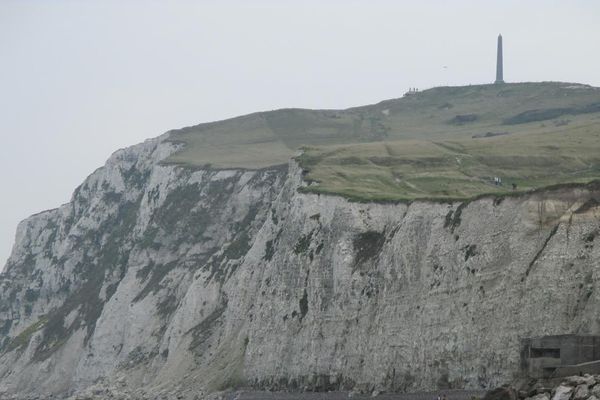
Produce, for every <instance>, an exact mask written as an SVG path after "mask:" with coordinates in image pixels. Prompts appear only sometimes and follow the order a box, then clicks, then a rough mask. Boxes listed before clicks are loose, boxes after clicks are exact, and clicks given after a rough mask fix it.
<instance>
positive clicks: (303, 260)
mask: <svg viewBox="0 0 600 400" xmlns="http://www.w3.org/2000/svg"><path fill="white" fill-rule="evenodd" d="M175 146H176V145H174V144H172V143H169V142H167V141H165V137H161V138H157V139H153V140H149V141H147V142H145V143H143V144H140V145H137V146H134V147H131V148H128V149H125V150H120V151H118V152H116V153H115V154H114V155H113V156H112V157H111V158H110V160H109V161H108V162H107V164H106V165H105V166H104V167H103V168H100V169H98V170H97V171H96V172H95V173H93V174H92V175H91V176H90V177H89V178H88V179H87V180H86V181H85V182H84V183H83V184H82V185H81V186H80V187H79V188H78V189H77V190H76V191H75V193H74V195H73V198H72V200H71V202H70V203H68V204H66V205H63V206H61V207H60V208H58V209H55V210H49V211H45V212H42V213H40V214H37V215H34V216H32V217H30V218H29V219H27V220H25V221H24V222H22V223H21V224H20V226H19V228H18V232H17V238H16V244H15V246H14V249H13V252H12V255H11V257H10V259H9V261H8V264H7V267H6V269H5V273H3V275H1V282H0V353H1V356H0V385H1V387H0V390H2V391H3V393H5V394H6V395H7V396H8V395H9V394H17V395H19V396H29V395H31V396H33V395H36V394H41V395H48V394H55V395H61V396H66V395H76V393H83V392H85V391H86V390H88V391H89V390H96V391H102V390H109V389H110V388H118V390H119V391H121V392H123V393H129V392H131V393H137V395H139V396H142V394H143V393H153V394H157V393H158V394H161V393H162V394H165V396H166V394H167V393H168V394H173V395H179V396H182V398H194V397H196V396H199V395H201V394H202V395H203V394H206V393H210V392H214V391H218V390H223V389H225V388H228V387H238V386H251V387H255V388H259V389H273V390H277V389H294V390H353V389H355V390H360V391H362V392H366V393H371V392H373V391H382V392H390V391H414V390H422V389H435V388H438V387H440V388H488V387H493V386H497V385H499V384H502V383H505V382H507V381H509V380H511V379H512V378H513V377H514V375H515V373H516V372H517V371H518V368H519V338H520V337H526V336H538V335H545V334H549V335H554V334H563V333H597V332H598V331H599V330H600V329H599V328H600V326H599V322H600V320H599V317H598V314H597V312H595V310H597V309H598V306H599V305H600V304H599V300H600V298H599V294H598V289H599V288H598V286H599V283H598V274H599V273H600V268H598V267H599V266H598V262H599V261H598V260H600V257H599V256H600V250H599V248H600V244H599V242H598V240H599V239H598V237H599V236H600V233H599V232H600V208H599V204H600V201H599V200H600V187H599V186H598V185H587V186H581V187H570V188H562V189H554V190H549V191H543V192H537V193H530V194H527V195H521V196H514V197H507V198H493V197H489V198H481V199H478V200H474V201H472V202H468V203H466V202H465V203H434V202H419V201H417V202H413V203H411V204H374V203H370V204H362V203H351V202H348V201H346V200H344V199H342V198H339V197H332V196H318V195H312V194H302V193H299V192H298V190H297V189H298V187H300V186H301V185H304V183H303V182H302V173H301V171H300V170H299V169H298V168H297V166H296V164H294V163H293V162H291V163H290V165H289V166H281V167H277V168H270V169H265V170H259V171H245V170H226V171H215V170H210V169H198V170H191V169H185V168H180V167H177V166H173V165H163V164H161V163H160V161H161V160H163V159H164V158H165V157H167V156H168V155H169V154H171V153H172V152H173V151H175ZM115 390H117V389H115ZM592 391H593V390H592ZM157 396H158V395H157ZM159 398H160V397H159Z"/></svg>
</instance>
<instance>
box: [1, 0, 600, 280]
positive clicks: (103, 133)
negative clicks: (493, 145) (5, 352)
mask: <svg viewBox="0 0 600 400" xmlns="http://www.w3.org/2000/svg"><path fill="white" fill-rule="evenodd" d="M598 17H600V4H598V3H592V2H588V1H573V2H570V3H568V4H565V3H564V2H558V1H531V2H528V3H526V4H522V3H521V2H517V1H502V2H500V1H497V2H486V3H485V4H482V3H481V2H476V1H456V2H453V3H452V5H451V6H450V5H448V4H445V3H444V2H442V1H428V2H423V3H419V4H417V5H415V4H411V3H410V2H391V1H372V2H366V1H362V2H361V1H330V2H328V3H327V4H326V5H323V4H320V3H319V2H316V1H309V2H302V4H291V3H289V2H288V3H286V4H285V5H282V4H281V2H275V1H257V2H254V4H252V5H248V4H247V2H241V1H227V2H218V3H217V2H213V1H205V2H199V3H188V2H183V1H178V2H169V3H162V2H154V1H152V2H141V1H129V2H116V1H107V2H100V1H90V2H85V3H80V2H73V1H67V0H64V1H55V2H52V3H47V2H43V1H30V2H26V3H25V2H19V1H4V2H2V3H0V51H1V52H2V60H3V62H2V63H0V87H2V88H3V90H2V91H1V92H0V131H1V132H2V138H3V140H4V145H3V146H2V149H3V153H2V157H1V158H0V160H1V161H0V163H1V164H0V168H2V171H3V175H2V176H3V178H4V179H3V180H4V188H5V189H4V196H2V197H1V199H0V210H2V211H1V212H0V226H1V229H0V270H1V269H2V268H3V266H4V261H5V260H6V258H7V257H8V255H9V252H10V248H11V247H12V245H13V242H14V234H15V229H16V225H17V223H18V222H19V221H20V220H22V219H24V218H26V217H27V216H29V215H31V214H33V213H36V212H39V211H41V210H44V209H48V208H54V207H57V206H59V205H60V204H63V203H65V202H67V201H68V200H69V198H70V196H71V193H72V192H73V190H74V189H75V187H76V186H78V185H79V184H80V183H82V181H83V180H84V179H85V177H86V176H88V175H89V174H90V173H91V172H93V171H94V170H95V169H96V168H98V167H100V166H101V165H103V164H104V161H105V160H106V159H107V158H108V157H109V156H110V154H111V153H113V152H114V151H115V150H117V149H118V148H122V147H126V146H129V145H133V144H135V143H138V142H141V141H143V140H145V139H147V138H150V137H155V136H158V135H160V134H162V133H164V132H165V131H167V130H170V129H174V128H179V127H183V126H189V125H195V124H198V123H201V122H207V121H213V120H220V119H225V118H228V117H234V116H237V115H241V114H248V113H251V112H255V111H262V110H270V109H278V108H286V107H301V108H317V109H318V108H347V107H351V106H360V105H365V104H370V103H376V102H379V101H381V100H385V99H389V98H397V97H401V96H402V94H403V93H404V92H406V91H407V90H408V89H409V88H411V87H417V88H419V89H421V90H423V89H426V88H430V87H435V86H445V85H452V86H457V85H468V84H481V83H492V82H493V81H494V78H495V57H496V38H497V35H498V34H499V33H501V34H502V36H503V40H504V79H505V80H506V81H507V82H520V81H546V80H552V81H566V82H578V83H584V84H591V85H593V86H600V77H599V76H598V73H597V71H598V70H599V67H600V55H598V54H597V52H594V51H593V50H594V49H593V48H592V44H593V43H595V40H596V39H597V38H598V37H600V26H598V24H597V23H596V21H597V19H598Z"/></svg>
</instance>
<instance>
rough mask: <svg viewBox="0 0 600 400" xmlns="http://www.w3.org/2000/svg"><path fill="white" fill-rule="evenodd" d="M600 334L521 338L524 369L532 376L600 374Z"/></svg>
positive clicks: (550, 376)
mask: <svg viewBox="0 0 600 400" xmlns="http://www.w3.org/2000/svg"><path fill="white" fill-rule="evenodd" d="M599 370H600V336H591V335H558V336H543V337H538V338H527V339H522V340H521V371H522V372H523V373H524V374H526V375H527V376H529V377H531V378H552V377H558V376H568V375H577V374H579V373H598V371H599Z"/></svg>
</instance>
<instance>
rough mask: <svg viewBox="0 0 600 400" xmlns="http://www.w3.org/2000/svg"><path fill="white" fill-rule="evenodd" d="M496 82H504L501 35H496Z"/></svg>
mask: <svg viewBox="0 0 600 400" xmlns="http://www.w3.org/2000/svg"><path fill="white" fill-rule="evenodd" d="M494 83H496V84H499V83H504V76H503V71H502V35H498V55H497V57H496V82H494Z"/></svg>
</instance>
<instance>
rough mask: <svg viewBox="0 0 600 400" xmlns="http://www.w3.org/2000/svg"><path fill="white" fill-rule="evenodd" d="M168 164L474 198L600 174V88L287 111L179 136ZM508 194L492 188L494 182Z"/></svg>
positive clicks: (331, 189) (535, 87)
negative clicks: (287, 173)
mask: <svg viewBox="0 0 600 400" xmlns="http://www.w3.org/2000/svg"><path fill="white" fill-rule="evenodd" d="M170 140H173V141H179V142H183V143H185V144H186V146H185V147H184V149H183V150H182V151H180V152H178V153H176V154H174V155H173V156H171V157H170V158H169V159H167V160H166V162H167V163H172V164H178V165H182V166H191V167H197V166H207V165H210V166H211V167H213V168H232V167H234V168H249V169H253V168H264V167H268V166H272V165H277V164H282V163H286V162H287V161H288V159H289V158H290V157H293V156H295V155H297V154H298V150H299V149H302V150H303V152H302V154H301V155H300V156H299V157H298V158H297V159H298V161H299V162H300V165H301V166H302V167H303V168H304V169H305V171H306V175H305V177H306V180H307V181H308V182H310V184H309V186H307V187H306V188H305V190H306V191H309V192H315V193H331V194H340V195H343V196H346V197H349V198H353V199H356V200H391V201H394V200H412V199H417V198H437V199H446V198H448V199H450V198H469V197H473V196H476V195H480V194H484V193H498V194H500V193H505V192H511V191H512V189H511V184H512V183H515V184H516V185H517V189H518V190H528V189H533V188H540V187H544V186H548V185H552V184H557V183H567V182H586V181H590V180H593V179H597V178H599V177H600V89H599V88H593V87H590V86H586V85H579V84H569V83H557V82H543V83H514V84H503V85H476V86H463V87H439V88H434V89H430V90H426V91H423V92H419V93H416V94H413V95H409V96H405V97H403V98H399V99H394V100H387V101H383V102H381V103H378V104H374V105H369V106H364V107H356V108H350V109H347V110H303V109H283V110H276V111H269V112H260V113H255V114H250V115H246V116H242V117H237V118H233V119H229V120H225V121H219V122H212V123H206V124H201V125H197V126H193V127H188V128H184V129H180V130H176V131H172V132H171V136H170ZM494 176H498V177H501V178H502V180H503V182H504V185H503V186H495V185H494V184H493V177H494Z"/></svg>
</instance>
